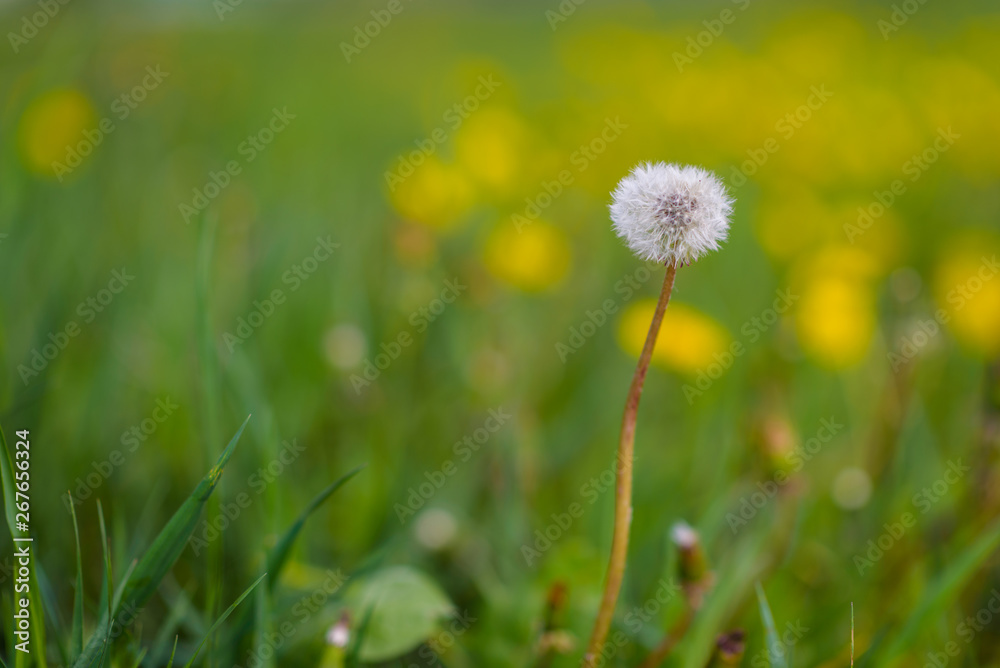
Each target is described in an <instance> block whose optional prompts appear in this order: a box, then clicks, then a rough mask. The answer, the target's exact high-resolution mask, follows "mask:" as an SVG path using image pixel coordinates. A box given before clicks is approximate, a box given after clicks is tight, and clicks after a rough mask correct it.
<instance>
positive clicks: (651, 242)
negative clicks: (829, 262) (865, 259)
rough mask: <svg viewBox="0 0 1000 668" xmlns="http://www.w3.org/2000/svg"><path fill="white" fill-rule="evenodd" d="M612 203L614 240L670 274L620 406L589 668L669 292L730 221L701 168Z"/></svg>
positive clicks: (621, 539) (620, 547) (628, 181)
mask: <svg viewBox="0 0 1000 668" xmlns="http://www.w3.org/2000/svg"><path fill="white" fill-rule="evenodd" d="M613 198H614V201H613V202H612V203H611V208H610V209H611V220H612V221H613V222H614V225H613V227H614V230H615V233H616V234H617V235H618V236H620V237H622V238H623V239H624V240H625V243H626V245H627V246H628V247H629V248H630V249H631V250H632V252H633V253H635V254H636V255H637V256H639V257H640V258H641V259H643V260H655V261H656V262H662V263H663V264H665V265H666V267H667V271H666V275H665V276H664V278H663V287H662V289H661V290H660V298H659V300H658V301H657V303H656V310H655V311H654V312H653V318H652V322H651V323H650V326H649V332H648V333H647V334H646V342H645V344H644V345H643V348H642V352H641V353H640V355H639V362H638V364H637V365H636V369H635V374H634V375H633V376H632V384H631V386H630V387H629V391H628V397H627V399H626V401H625V415H624V416H623V418H622V428H621V434H620V437H619V442H618V460H619V461H620V462H621V465H619V466H618V470H617V484H616V485H615V522H614V534H613V536H612V539H611V556H610V557H609V559H608V572H607V576H606V578H605V583H604V595H603V597H602V598H601V607H600V609H599V611H598V614H597V620H596V621H595V622H594V629H593V631H592V632H591V636H590V641H589V642H588V644H587V651H586V653H585V654H584V656H583V665H584V666H587V667H593V666H594V665H595V664H596V662H597V658H598V657H599V656H600V654H601V649H602V647H603V645H604V639H605V638H606V637H607V634H608V630H609V629H610V628H611V621H612V618H613V617H614V613H615V605H616V604H617V602H618V592H619V590H620V589H621V584H622V579H623V577H624V575H625V561H626V557H627V555H628V538H629V526H630V524H631V522H632V455H633V451H634V446H635V419H636V413H637V412H638V409H639V398H640V397H641V396H642V387H643V384H644V383H645V381H646V372H647V371H648V370H649V362H650V360H651V359H652V356H653V349H654V347H655V346H656V338H657V336H658V334H659V332H660V324H661V323H662V322H663V314H664V312H665V311H666V309H667V303H668V302H669V301H670V293H671V291H672V290H673V287H674V277H675V274H676V272H677V267H678V266H682V265H686V264H690V263H692V262H694V261H695V260H697V259H698V258H700V257H702V256H703V255H705V254H706V253H708V252H709V251H713V250H716V249H718V248H719V246H720V244H721V243H722V242H723V241H725V239H726V235H727V233H728V230H729V216H730V214H731V213H732V199H731V198H730V197H729V195H728V194H727V193H726V189H725V187H724V186H723V184H722V182H721V181H720V180H719V179H718V177H716V176H715V175H714V174H712V173H711V172H708V171H705V170H704V169H701V168H700V167H691V166H678V165H672V164H670V165H668V164H664V163H662V162H658V163H646V164H642V165H639V166H638V167H636V168H635V169H634V170H632V173H631V174H629V175H628V176H627V177H625V178H624V179H622V180H621V182H620V183H619V184H618V188H617V189H616V190H615V192H614V194H613Z"/></svg>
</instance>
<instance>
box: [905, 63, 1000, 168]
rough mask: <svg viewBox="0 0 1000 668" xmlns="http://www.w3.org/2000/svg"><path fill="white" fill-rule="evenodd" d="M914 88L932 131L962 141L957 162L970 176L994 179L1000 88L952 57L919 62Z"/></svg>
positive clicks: (999, 159)
mask: <svg viewBox="0 0 1000 668" xmlns="http://www.w3.org/2000/svg"><path fill="white" fill-rule="evenodd" d="M914 71H916V72H919V77H915V80H914V81H913V84H912V85H913V88H914V92H915V94H916V95H917V96H918V97H919V100H920V104H921V105H922V106H923V108H924V110H925V113H926V114H927V116H928V117H929V120H930V121H931V125H930V126H929V128H928V129H929V130H932V131H934V130H937V129H938V128H945V129H947V128H949V127H950V128H952V129H953V131H954V132H955V133H957V134H958V135H959V136H960V137H961V139H960V140H959V141H957V142H956V143H955V146H954V149H953V150H954V158H953V159H954V160H955V162H956V164H957V165H958V166H959V167H960V168H961V169H962V170H963V171H964V172H965V173H966V175H968V176H970V177H972V178H974V179H976V180H980V181H991V180H992V177H995V176H996V175H998V174H1000V127H998V125H997V122H996V119H997V115H998V114H1000V86H998V85H997V82H996V81H995V80H994V79H993V78H992V77H990V76H989V75H988V74H986V73H985V72H983V71H982V70H980V69H979V68H977V67H976V66H975V65H973V64H972V63H969V62H966V61H964V60H958V59H951V60H945V61H927V62H924V63H920V64H919V66H918V67H915V68H914Z"/></svg>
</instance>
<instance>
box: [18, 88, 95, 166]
mask: <svg viewBox="0 0 1000 668" xmlns="http://www.w3.org/2000/svg"><path fill="white" fill-rule="evenodd" d="M96 124H97V120H96V115H95V113H94V108H93V106H92V105H91V104H90V100H88V99H87V97H86V96H85V95H84V94H83V93H81V92H80V91H78V90H75V89H72V88H58V89H54V90H50V91H48V92H47V93H45V94H43V95H41V96H39V97H37V98H35V99H34V100H33V101H32V102H31V103H30V104H29V105H28V107H27V109H25V110H24V114H23V115H22V116H21V122H20V125H19V127H18V143H19V145H20V148H21V157H22V159H23V160H24V164H25V166H26V167H27V168H28V169H29V170H30V171H32V172H35V173H36V174H41V175H43V176H48V177H54V176H56V170H55V168H54V167H53V163H54V162H60V163H65V162H66V155H67V150H68V149H69V148H70V147H71V146H74V145H76V144H77V143H78V142H80V141H81V140H82V139H83V132H84V131H85V130H91V129H93V128H94V127H95V126H96Z"/></svg>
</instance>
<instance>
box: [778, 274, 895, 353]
mask: <svg viewBox="0 0 1000 668" xmlns="http://www.w3.org/2000/svg"><path fill="white" fill-rule="evenodd" d="M817 274H818V275H816V276H815V277H814V278H812V279H811V280H810V281H809V282H807V283H806V285H805V286H804V287H803V288H802V301H801V302H800V306H799V308H798V310H797V311H796V313H795V325H796V331H797V332H798V336H799V341H800V342H801V344H802V347H803V348H804V349H805V350H806V352H808V353H809V354H810V355H812V356H813V357H814V358H816V359H817V360H818V361H819V362H820V363H821V364H823V365H824V366H827V367H829V368H834V369H840V368H844V367H849V366H852V365H854V364H857V363H858V362H860V361H861V360H862V359H863V358H864V356H865V354H866V353H867V352H868V348H869V346H870V345H871V340H872V335H873V334H874V333H875V295H874V293H873V291H872V288H871V286H870V284H869V283H868V282H867V281H864V280H861V279H859V278H858V277H856V276H851V275H849V274H846V273H842V274H839V275H838V274H827V275H823V274H821V273H819V272H817Z"/></svg>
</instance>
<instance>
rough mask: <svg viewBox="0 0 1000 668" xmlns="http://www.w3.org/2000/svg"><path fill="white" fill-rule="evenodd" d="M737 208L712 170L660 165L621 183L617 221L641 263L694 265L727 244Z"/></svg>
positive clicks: (614, 217)
mask: <svg viewBox="0 0 1000 668" xmlns="http://www.w3.org/2000/svg"><path fill="white" fill-rule="evenodd" d="M732 210H733V207H732V200H731V199H730V198H729V195H728V194H727V193H726V188H725V186H724V185H723V184H722V181H720V180H719V178H718V177H717V176H715V175H714V174H712V173H711V172H708V171H705V170H704V169H701V168H700V167H692V166H683V167H682V166H678V165H672V164H671V165H668V164H664V163H662V162H657V163H646V164H643V165H639V166H638V167H636V168H635V169H633V170H632V173H631V174H629V175H628V176H627V177H625V178H624V179H622V180H621V182H620V183H619V184H618V188H617V189H616V190H615V192H614V202H612V204H611V220H613V221H614V229H615V233H617V234H618V236H620V237H621V238H622V239H624V240H625V243H626V244H627V245H628V247H629V248H630V249H631V250H632V252H633V253H635V254H636V255H638V256H639V257H640V258H641V259H643V260H652V261H656V262H662V263H664V264H667V265H671V264H690V263H691V262H694V261H695V260H697V259H698V258H700V257H702V256H703V255H705V254H706V253H708V252H709V251H713V250H718V248H719V244H720V243H722V242H723V241H725V240H726V235H727V232H728V231H729V215H730V214H731V213H732Z"/></svg>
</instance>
